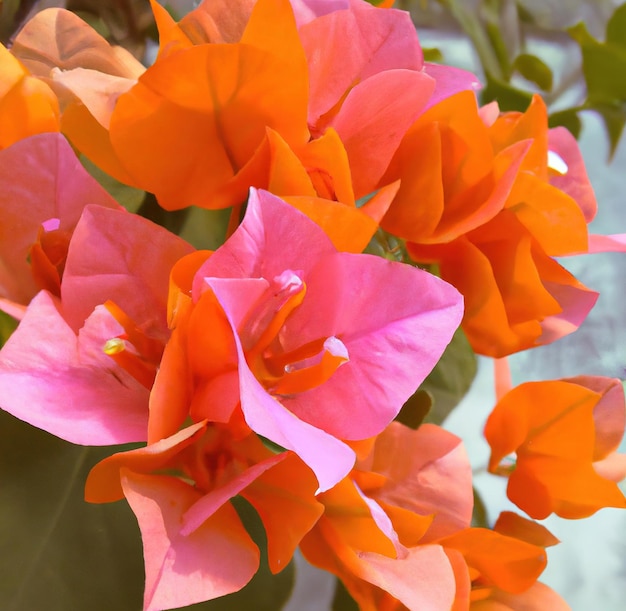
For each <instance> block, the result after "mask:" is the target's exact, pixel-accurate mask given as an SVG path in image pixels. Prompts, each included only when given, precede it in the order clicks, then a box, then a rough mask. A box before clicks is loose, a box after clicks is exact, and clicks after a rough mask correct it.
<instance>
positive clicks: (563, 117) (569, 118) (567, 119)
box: [548, 108, 582, 139]
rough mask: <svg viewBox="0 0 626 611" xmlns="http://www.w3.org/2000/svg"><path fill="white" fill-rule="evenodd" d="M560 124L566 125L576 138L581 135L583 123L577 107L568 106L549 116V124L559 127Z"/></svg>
mask: <svg viewBox="0 0 626 611" xmlns="http://www.w3.org/2000/svg"><path fill="white" fill-rule="evenodd" d="M559 125H562V126H563V127H566V128H567V129H568V130H569V131H570V133H571V134H572V136H574V138H576V139H578V137H579V136H580V130H581V129H582V123H581V121H580V117H579V116H578V111H577V110H576V109H574V108H568V109H567V110H561V111H560V112H555V113H553V114H551V115H550V117H549V118H548V126H549V127H557V126H559Z"/></svg>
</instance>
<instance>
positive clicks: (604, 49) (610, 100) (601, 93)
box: [568, 23, 626, 106]
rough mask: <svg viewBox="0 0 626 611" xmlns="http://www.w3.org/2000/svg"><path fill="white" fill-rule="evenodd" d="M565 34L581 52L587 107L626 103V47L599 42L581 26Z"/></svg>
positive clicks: (583, 25)
mask: <svg viewBox="0 0 626 611" xmlns="http://www.w3.org/2000/svg"><path fill="white" fill-rule="evenodd" d="M568 32H569V34H570V36H571V37H572V38H574V40H576V41H577V42H578V44H579V45H580V48H581V52H582V56H583V74H584V76H585V81H586V83H587V97H588V102H589V103H590V105H591V106H595V105H597V104H609V105H616V104H621V103H624V102H626V79H625V78H624V74H626V46H621V45H616V44H614V43H610V42H609V43H600V42H598V41H597V40H596V39H595V38H593V37H592V36H591V34H589V32H588V31H587V27H586V26H585V24H584V23H579V24H577V25H575V26H573V27H571V28H569V29H568Z"/></svg>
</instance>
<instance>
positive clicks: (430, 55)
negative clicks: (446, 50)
mask: <svg viewBox="0 0 626 611" xmlns="http://www.w3.org/2000/svg"><path fill="white" fill-rule="evenodd" d="M422 51H423V53H424V61H427V62H439V63H441V62H443V53H442V52H441V51H440V50H439V49H437V48H435V47H432V48H430V49H424V48H422Z"/></svg>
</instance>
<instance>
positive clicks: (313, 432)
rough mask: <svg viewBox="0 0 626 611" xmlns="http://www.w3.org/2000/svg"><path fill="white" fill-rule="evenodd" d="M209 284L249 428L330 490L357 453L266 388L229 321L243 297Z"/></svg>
mask: <svg viewBox="0 0 626 611" xmlns="http://www.w3.org/2000/svg"><path fill="white" fill-rule="evenodd" d="M206 282H207V283H208V284H209V285H210V287H211V288H212V289H213V292H214V293H215V295H216V297H217V299H218V301H219V302H220V304H221V305H222V307H223V308H224V311H225V313H226V316H227V317H229V322H230V324H231V326H232V327H233V334H234V336H235V341H236V345H237V353H238V355H239V392H240V396H241V409H242V411H243V414H244V417H245V420H246V422H247V424H248V426H249V427H250V428H251V429H252V430H253V431H255V432H256V433H257V434H259V435H262V436H263V437H266V438H267V439H270V440H271V441H273V442H274V443H277V444H278V445H280V446H281V447H283V448H286V449H288V450H292V451H293V452H295V453H296V454H297V455H298V456H299V457H300V458H301V459H302V460H303V461H304V462H305V463H306V464H307V465H308V466H309V467H311V469H312V470H313V472H314V473H315V476H316V477H317V480H318V482H319V490H318V492H321V491H324V490H328V489H329V488H331V487H332V486H334V485H335V484H336V483H337V482H338V481H339V480H340V479H342V478H343V477H345V476H346V475H347V474H348V473H349V471H350V469H351V468H352V466H353V465H354V460H355V454H354V452H353V451H352V450H351V449H350V448H349V447H348V446H347V445H346V444H344V443H343V442H341V441H339V440H338V439H335V438H334V437H332V436H330V435H328V434H327V433H326V432H324V431H322V430H320V429H319V428H317V427H315V426H312V425H310V424H307V423H306V422H303V421H302V420H300V419H299V418H297V417H296V416H295V415H294V414H292V413H291V412H290V411H289V410H287V409H286V408H285V406H284V405H282V404H281V403H280V402H279V401H278V400H277V399H275V398H274V397H273V396H272V395H270V394H269V393H268V392H267V391H266V390H265V388H263V386H262V385H261V384H260V382H259V381H258V380H257V379H256V377H255V376H254V374H253V373H252V372H251V371H250V368H249V367H248V364H247V363H246V357H245V354H244V352H243V348H242V346H241V342H240V340H239V337H238V335H237V330H236V326H235V324H234V322H233V321H232V320H231V319H230V310H231V308H233V307H234V305H233V303H234V302H236V301H237V300H238V298H239V297H240V295H239V293H238V291H236V290H233V286H234V284H233V282H232V281H229V280H228V279H226V280H224V279H221V278H210V279H207V280H206Z"/></svg>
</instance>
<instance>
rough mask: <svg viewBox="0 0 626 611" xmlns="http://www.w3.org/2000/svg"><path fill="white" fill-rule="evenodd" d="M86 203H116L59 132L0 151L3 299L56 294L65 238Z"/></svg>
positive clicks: (21, 300) (20, 301)
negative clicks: (41, 293)
mask: <svg viewBox="0 0 626 611" xmlns="http://www.w3.org/2000/svg"><path fill="white" fill-rule="evenodd" d="M87 204H93V205H98V206H104V207H106V208H119V205H118V204H117V203H116V202H115V200H114V199H113V198H112V197H111V196H110V195H109V194H108V193H107V192H106V191H105V190H104V189H103V188H102V187H101V186H100V185H99V184H98V183H97V182H96V181H95V180H94V179H93V178H92V177H91V176H90V175H89V174H88V173H87V171H86V170H85V169H84V168H83V167H82V165H81V164H80V162H79V161H78V159H77V158H76V155H75V154H74V151H73V150H72V148H71V146H70V145H69V144H68V143H67V141H66V140H65V138H63V136H61V135H60V134H57V133H48V134H40V135H36V136H32V137H29V138H26V139H25V140H21V141H19V142H16V143H15V144H13V145H12V146H10V147H9V148H7V149H5V150H3V151H0V297H1V298H2V299H5V300H9V301H11V302H15V303H17V304H23V305H26V304H28V302H29V301H30V300H31V299H32V298H33V297H34V295H35V293H36V292H37V291H38V290H40V289H42V288H45V289H47V290H48V291H50V292H51V293H52V294H54V295H57V296H59V295H60V292H61V278H62V275H63V268H64V267H65V260H66V257H67V248H68V245H69V241H70V238H71V235H72V232H73V230H74V227H75V226H76V223H77V222H78V219H79V218H80V215H81V213H82V211H83V209H84V208H85V205H87ZM0 307H3V306H0ZM3 309H6V308H4V307H3ZM14 311H15V310H12V312H14Z"/></svg>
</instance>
